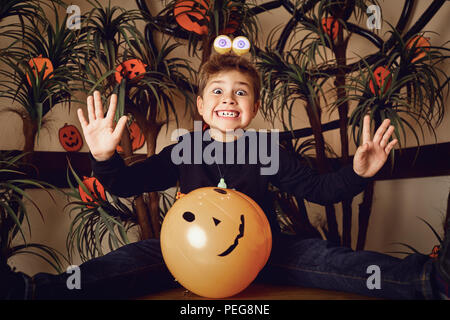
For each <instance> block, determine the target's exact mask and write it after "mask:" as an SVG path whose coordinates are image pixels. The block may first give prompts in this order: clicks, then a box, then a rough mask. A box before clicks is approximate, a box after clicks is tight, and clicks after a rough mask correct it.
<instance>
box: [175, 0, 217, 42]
mask: <svg viewBox="0 0 450 320" xmlns="http://www.w3.org/2000/svg"><path fill="white" fill-rule="evenodd" d="M208 8H209V3H208V1H205V0H179V1H177V2H176V3H175V6H174V9H173V14H174V16H175V20H176V21H177V23H178V24H179V25H180V26H181V27H182V28H183V29H185V30H187V31H192V32H195V33H196V34H200V35H201V34H207V33H208V23H209V17H208V15H207V11H208Z"/></svg>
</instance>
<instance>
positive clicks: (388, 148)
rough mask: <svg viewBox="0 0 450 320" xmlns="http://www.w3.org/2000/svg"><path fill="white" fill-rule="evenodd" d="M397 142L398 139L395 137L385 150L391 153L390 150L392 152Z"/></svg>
mask: <svg viewBox="0 0 450 320" xmlns="http://www.w3.org/2000/svg"><path fill="white" fill-rule="evenodd" d="M397 142H398V140H397V139H394V140H392V141H391V142H389V144H388V145H387V146H386V148H385V149H384V152H386V154H389V152H391V150H392V148H393V147H394V146H395V145H396V144H397Z"/></svg>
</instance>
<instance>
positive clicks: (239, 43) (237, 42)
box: [233, 37, 250, 50]
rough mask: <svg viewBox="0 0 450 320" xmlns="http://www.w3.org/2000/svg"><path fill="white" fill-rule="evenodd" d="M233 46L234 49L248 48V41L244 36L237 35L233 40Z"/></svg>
mask: <svg viewBox="0 0 450 320" xmlns="http://www.w3.org/2000/svg"><path fill="white" fill-rule="evenodd" d="M233 48H235V49H241V50H245V49H250V41H248V39H247V38H245V37H237V38H236V39H234V40H233Z"/></svg>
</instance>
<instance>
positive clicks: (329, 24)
mask: <svg viewBox="0 0 450 320" xmlns="http://www.w3.org/2000/svg"><path fill="white" fill-rule="evenodd" d="M340 27H341V26H340V24H339V21H338V20H337V19H336V18H334V17H328V18H322V28H323V31H324V32H325V33H326V34H328V36H329V37H330V38H331V39H332V40H336V38H337V36H338V33H339V28H340Z"/></svg>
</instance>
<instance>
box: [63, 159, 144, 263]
mask: <svg viewBox="0 0 450 320" xmlns="http://www.w3.org/2000/svg"><path fill="white" fill-rule="evenodd" d="M68 165H69V168H68V170H67V182H68V184H69V187H70V189H71V191H70V192H69V196H70V197H71V198H73V199H75V200H74V201H71V202H69V203H68V204H67V205H66V208H67V207H71V208H70V210H69V214H72V212H75V213H76V215H75V217H74V218H73V220H72V222H71V224H70V229H69V233H68V236H67V239H66V247H67V250H68V252H69V257H72V254H73V252H75V251H76V252H77V253H79V254H80V258H81V259H82V261H87V260H89V259H92V258H94V257H98V256H101V255H103V254H104V252H103V250H104V249H103V248H104V245H107V246H108V249H109V250H115V249H117V248H119V247H121V246H123V245H125V244H127V243H130V240H129V238H128V235H127V234H128V231H129V230H130V229H131V228H133V227H134V226H135V225H136V223H137V222H136V216H135V214H134V213H133V211H132V210H131V209H130V206H131V205H130V203H128V205H127V204H125V203H124V202H123V200H120V199H119V198H117V197H115V196H112V195H109V198H111V201H109V200H108V198H106V199H102V196H101V194H100V192H99V191H98V190H97V188H96V184H94V191H93V192H92V191H90V190H88V188H87V187H86V186H85V185H84V183H83V182H82V180H81V179H80V177H79V176H78V175H77V174H76V172H75V171H74V169H73V167H72V165H71V164H70V162H69V163H68ZM73 179H75V181H76V183H77V185H74V184H73V183H72V180H73ZM79 187H81V188H82V190H83V191H84V192H85V193H86V194H87V195H88V196H89V197H90V198H91V199H93V200H92V201H84V200H83V199H82V198H81V195H80V192H79Z"/></svg>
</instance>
